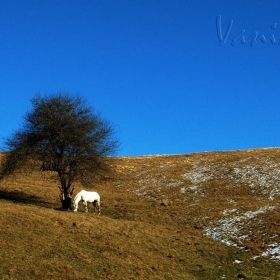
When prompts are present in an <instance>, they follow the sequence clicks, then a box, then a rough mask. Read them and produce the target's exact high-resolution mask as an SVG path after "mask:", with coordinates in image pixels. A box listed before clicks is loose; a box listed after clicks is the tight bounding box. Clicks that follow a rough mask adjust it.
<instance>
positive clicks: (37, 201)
mask: <svg viewBox="0 0 280 280" xmlns="http://www.w3.org/2000/svg"><path fill="white" fill-rule="evenodd" d="M0 199H4V200H9V201H12V202H17V203H25V204H33V205H37V206H42V207H46V208H52V205H50V204H49V203H47V202H46V201H44V200H42V199H41V198H40V197H38V196H36V195H30V194H27V193H24V192H22V191H6V190H0Z"/></svg>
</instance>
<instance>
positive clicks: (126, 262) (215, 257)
mask: <svg viewBox="0 0 280 280" xmlns="http://www.w3.org/2000/svg"><path fill="white" fill-rule="evenodd" d="M108 161H109V163H110V164H111V165H112V169H113V170H114V172H113V173H112V174H111V175H110V177H108V178H107V179H106V180H103V181H97V182H93V185H92V190H95V191H98V192H99V194H100V196H101V203H102V213H101V215H100V216H98V215H94V214H93V213H84V212H82V211H83V207H82V205H80V206H79V211H78V212H77V213H73V212H65V211H60V210H59V207H60V201H59V197H58V194H59V190H58V188H57V185H58V181H57V177H56V176H55V174H54V173H52V172H40V171H38V170H28V168H27V169H25V170H22V171H21V172H19V173H17V174H16V175H14V176H13V177H10V178H7V179H5V180H4V181H2V182H0V206H1V215H0V222H1V227H0V236H1V241H2V242H1V243H2V245H1V247H0V279H238V278H239V279H242V278H245V277H246V279H280V250H279V248H280V237H279V226H280V214H279V201H280V188H279V179H280V149H261V150H248V151H233V152H209V153H197V154H188V155H162V156H143V157H112V158H108ZM81 189H82V186H81V185H80V184H79V183H75V191H74V194H76V193H77V192H78V191H79V190H81ZM90 211H92V207H91V208H90Z"/></svg>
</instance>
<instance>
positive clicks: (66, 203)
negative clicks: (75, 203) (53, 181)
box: [58, 178, 74, 210]
mask: <svg viewBox="0 0 280 280" xmlns="http://www.w3.org/2000/svg"><path fill="white" fill-rule="evenodd" d="M60 181H61V187H60V186H58V188H59V189H60V194H59V198H60V201H61V204H62V209H64V210H72V198H71V196H72V194H73V191H74V188H72V190H70V187H71V184H70V182H68V184H66V180H64V179H62V178H61V180H60Z"/></svg>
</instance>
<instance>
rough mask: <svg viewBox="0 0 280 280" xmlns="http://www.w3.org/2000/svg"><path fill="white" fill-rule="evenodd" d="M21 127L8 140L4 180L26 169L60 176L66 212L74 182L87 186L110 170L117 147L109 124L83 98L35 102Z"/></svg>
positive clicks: (64, 96) (56, 96)
mask: <svg viewBox="0 0 280 280" xmlns="http://www.w3.org/2000/svg"><path fill="white" fill-rule="evenodd" d="M31 103H32V110H31V111H30V112H28V113H27V114H26V115H25V117H24V122H23V126H22V128H21V129H20V130H18V131H17V132H15V133H14V134H13V135H12V136H11V137H10V138H8V139H6V142H5V150H7V151H8V153H5V158H4V162H3V164H2V165H1V170H0V179H2V178H4V177H6V176H8V175H10V174H12V173H14V171H16V170H18V169H19V168H22V167H24V166H25V165H26V164H28V165H29V166H30V165H32V164H34V165H37V166H38V162H40V163H41V169H42V170H43V171H44V170H50V171H55V172H57V174H58V176H59V179H60V184H61V186H59V189H60V192H61V193H60V199H61V203H62V207H63V209H69V208H71V195H72V193H73V187H72V189H71V186H72V183H73V182H74V180H77V179H79V180H81V182H82V183H83V184H88V183H89V180H91V178H92V174H96V173H97V172H99V171H104V170H105V171H106V164H105V156H107V155H110V154H112V153H113V152H115V151H116V149H117V147H118V140H117V139H116V138H115V137H114V130H113V128H112V126H111V125H110V123H109V122H108V121H106V120H104V119H102V118H101V116H100V114H99V113H95V112H94V110H93V108H92V107H89V106H87V105H86V103H85V100H84V99H83V98H82V97H80V96H74V97H73V96H71V95H69V94H64V93H58V94H53V95H49V96H46V97H42V96H40V95H39V96H36V97H35V98H33V99H31Z"/></svg>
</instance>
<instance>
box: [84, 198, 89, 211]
mask: <svg viewBox="0 0 280 280" xmlns="http://www.w3.org/2000/svg"><path fill="white" fill-rule="evenodd" d="M83 204H84V207H85V212H88V208H87V202H86V201H85V200H83Z"/></svg>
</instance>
